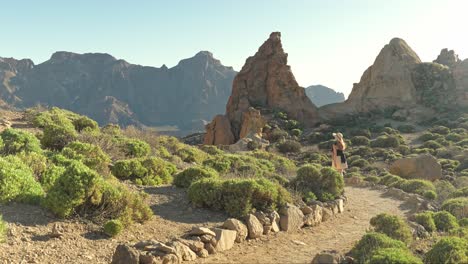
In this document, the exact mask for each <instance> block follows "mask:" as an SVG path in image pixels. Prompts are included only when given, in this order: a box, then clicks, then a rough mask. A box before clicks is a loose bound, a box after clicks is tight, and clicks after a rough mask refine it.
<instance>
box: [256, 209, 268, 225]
mask: <svg viewBox="0 0 468 264" xmlns="http://www.w3.org/2000/svg"><path fill="white" fill-rule="evenodd" d="M254 215H255V217H257V219H258V221H260V223H261V224H262V225H271V220H270V218H268V216H267V215H266V214H265V213H264V212H261V211H257V212H255V214H254Z"/></svg>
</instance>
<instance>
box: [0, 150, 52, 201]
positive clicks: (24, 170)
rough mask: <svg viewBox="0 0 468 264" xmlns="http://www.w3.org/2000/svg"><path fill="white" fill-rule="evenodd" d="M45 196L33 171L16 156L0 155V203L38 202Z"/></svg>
mask: <svg viewBox="0 0 468 264" xmlns="http://www.w3.org/2000/svg"><path fill="white" fill-rule="evenodd" d="M43 196H44V191H43V190H42V188H41V185H40V184H39V182H37V181H36V180H35V179H34V176H33V172H32V171H31V169H30V168H28V167H27V166H26V165H25V164H24V163H23V162H22V161H21V160H20V159H19V158H17V157H15V156H8V157H5V158H2V157H0V203H7V202H10V201H16V202H26V203H37V202H39V201H40V199H41V198H42V197H43Z"/></svg>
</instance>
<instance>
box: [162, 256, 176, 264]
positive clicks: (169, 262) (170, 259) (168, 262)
mask: <svg viewBox="0 0 468 264" xmlns="http://www.w3.org/2000/svg"><path fill="white" fill-rule="evenodd" d="M179 263H180V259H179V257H178V256H177V255H175V254H167V255H166V256H164V257H163V259H162V264H179Z"/></svg>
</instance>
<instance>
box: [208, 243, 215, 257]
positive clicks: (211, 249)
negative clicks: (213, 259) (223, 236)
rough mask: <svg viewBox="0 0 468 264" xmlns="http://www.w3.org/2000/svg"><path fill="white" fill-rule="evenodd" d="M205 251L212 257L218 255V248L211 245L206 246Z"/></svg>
mask: <svg viewBox="0 0 468 264" xmlns="http://www.w3.org/2000/svg"><path fill="white" fill-rule="evenodd" d="M205 249H206V251H208V253H209V254H210V255H213V254H216V248H215V246H213V245H212V244H211V243H207V244H205Z"/></svg>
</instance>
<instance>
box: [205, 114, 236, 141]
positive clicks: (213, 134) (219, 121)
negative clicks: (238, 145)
mask: <svg viewBox="0 0 468 264" xmlns="http://www.w3.org/2000/svg"><path fill="white" fill-rule="evenodd" d="M234 142H235V141H234V135H233V134H232V131H231V123H230V122H229V119H228V118H227V117H226V116H224V115H217V116H215V118H214V119H213V121H212V122H211V123H209V124H208V125H206V135H205V139H204V141H203V144H205V145H230V144H233V143H234Z"/></svg>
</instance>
